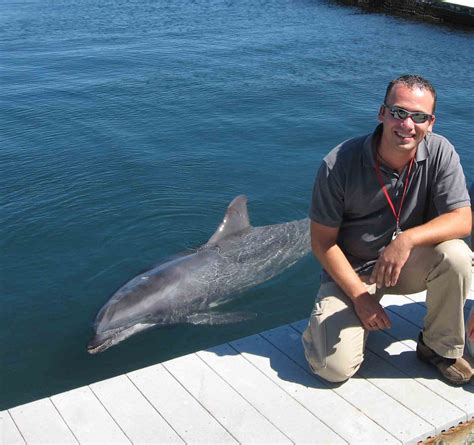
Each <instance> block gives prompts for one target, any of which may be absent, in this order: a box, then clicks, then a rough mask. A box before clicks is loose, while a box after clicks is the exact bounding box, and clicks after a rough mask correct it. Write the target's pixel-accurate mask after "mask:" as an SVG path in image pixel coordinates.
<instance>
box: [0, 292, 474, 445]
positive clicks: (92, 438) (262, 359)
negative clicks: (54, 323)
mask: <svg viewBox="0 0 474 445" xmlns="http://www.w3.org/2000/svg"><path fill="white" fill-rule="evenodd" d="M423 300H424V295H423V294H416V295H410V296H402V297H400V296H397V297H396V298H395V297H391V296H386V297H384V299H383V301H382V303H383V304H384V306H385V307H386V308H387V309H388V310H389V311H390V315H391V320H392V324H393V327H392V329H391V330H390V331H388V332H375V333H372V334H371V335H370V337H369V341H368V350H367V354H366V360H365V362H364V365H363V366H362V368H361V369H360V371H359V372H358V374H357V375H356V376H355V377H354V378H352V379H351V380H350V381H348V382H346V383H345V384H343V385H330V384H327V383H325V382H324V381H322V380H319V379H318V378H316V377H314V376H313V375H312V374H311V373H310V371H309V370H308V367H307V364H306V362H305V359H304V355H303V349H302V345H301V338H300V337H301V331H302V330H303V328H304V326H305V324H306V322H305V321H300V322H296V323H293V324H290V325H286V326H282V327H279V328H276V329H273V330H270V331H266V332H262V333H260V334H257V335H253V336H251V337H247V338H243V339H240V340H236V341H233V342H230V343H226V344H223V345H220V346H216V347H214V348H211V349H208V350H206V351H200V352H197V353H194V354H190V355H187V356H184V357H179V358H176V359H173V360H170V361H167V362H164V363H160V364H157V365H154V366H151V367H148V368H144V369H140V370H138V371H134V372H130V373H128V374H125V375H121V376H119V377H115V378H112V379H108V380H104V381H101V382H97V383H93V384H91V385H88V386H85V387H82V388H77V389H74V390H72V391H68V392H65V393H62V394H57V395H54V396H51V397H48V398H45V399H42V400H37V401H35V402H32V403H28V404H25V405H22V406H18V407H15V408H11V409H9V410H7V411H3V412H1V413H0V417H1V420H0V428H1V429H0V432H1V435H0V438H2V439H3V442H2V443H3V444H17V443H27V444H34V443H81V444H85V443H109V444H110V443H183V442H184V443H272V444H273V443H364V444H367V443H416V442H417V441H419V440H424V439H426V438H428V437H429V436H434V435H436V434H439V433H440V432H441V431H443V430H445V429H448V428H449V427H452V426H455V425H457V424H458V423H459V422H468V421H470V420H471V419H472V418H473V416H474V395H473V394H474V384H473V383H471V384H470V385H467V386H466V387H462V388H459V387H458V388H456V387H452V386H449V385H447V384H446V383H444V382H443V381H441V380H439V379H438V376H437V374H436V372H435V371H434V370H433V369H431V368H430V367H429V366H427V365H425V364H423V363H421V362H419V361H418V360H417V358H416V354H415V348H416V339H417V336H418V332H419V329H420V327H421V324H422V318H423V314H424V312H425V307H424V303H423ZM472 303H473V302H472V296H471V300H470V301H469V302H468V305H467V307H469V306H470V305H471V304H472ZM466 311H467V308H466Z"/></svg>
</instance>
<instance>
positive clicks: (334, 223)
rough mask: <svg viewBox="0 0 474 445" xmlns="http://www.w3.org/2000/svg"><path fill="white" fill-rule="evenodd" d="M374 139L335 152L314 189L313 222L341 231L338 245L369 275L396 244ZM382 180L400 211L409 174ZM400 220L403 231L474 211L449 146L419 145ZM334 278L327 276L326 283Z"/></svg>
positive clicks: (435, 140)
mask: <svg viewBox="0 0 474 445" xmlns="http://www.w3.org/2000/svg"><path fill="white" fill-rule="evenodd" d="M381 132H382V124H380V125H379V126H378V127H377V128H376V129H375V131H374V133H373V134H370V135H366V136H362V137H359V138H354V139H350V140H347V141H345V142H343V143H342V144H340V145H338V146H337V147H335V148H334V149H333V150H332V151H331V152H330V153H329V154H328V155H327V156H326V157H325V158H324V159H323V162H322V163H321V166H320V168H319V171H318V174H317V176H316V180H315V183H314V188H313V196H312V201H311V208H310V213H309V216H310V218H311V219H312V220H313V221H315V222H317V223H319V224H323V225H325V226H329V227H339V235H338V238H337V244H338V245H339V247H340V248H341V249H342V251H343V252H344V254H345V255H346V257H347V259H348V260H349V262H350V263H351V265H352V267H353V268H354V270H355V271H356V272H357V273H359V274H370V273H371V271H372V268H373V266H374V264H375V262H376V261H377V258H378V256H379V255H380V252H381V251H382V250H383V248H384V247H385V246H386V245H388V244H389V243H390V241H391V238H392V234H393V232H394V231H395V228H396V219H395V216H394V214H393V212H392V210H391V208H390V206H389V204H388V202H387V199H386V197H385V195H384V192H383V190H382V187H381V185H380V182H379V180H378V179H377V175H376V172H375V161H374V153H375V145H376V144H375V141H376V140H377V139H378V138H379V137H380V135H381ZM380 170H381V173H382V178H383V181H384V183H385V186H386V188H387V191H388V193H389V195H390V197H391V198H392V201H393V204H394V206H395V209H396V211H397V212H398V209H399V207H400V200H401V198H402V195H403V188H404V184H405V180H406V176H407V173H408V167H405V169H404V171H402V173H401V174H398V172H397V171H396V170H392V169H391V168H389V167H386V166H384V165H380ZM408 184H409V185H408V189H407V192H406V196H405V201H404V203H403V208H402V211H401V215H400V227H401V229H402V230H406V229H409V228H411V227H415V226H419V225H421V224H423V223H425V222H427V221H429V220H431V219H433V218H435V217H436V216H438V215H440V214H443V213H446V212H449V211H451V210H454V209H456V208H459V207H466V206H470V200H469V194H468V191H467V188H466V180H465V177H464V173H463V170H462V167H461V163H460V161H459V156H458V154H457V153H456V151H455V150H454V147H453V146H452V145H451V144H450V143H449V141H448V140H447V139H446V138H444V137H442V136H440V135H437V134H434V133H429V134H427V135H426V137H425V139H424V140H423V141H422V142H421V143H420V144H419V146H418V150H417V152H416V158H415V162H414V163H413V166H412V170H411V173H410V179H409V183H408ZM328 280H330V277H329V276H328V274H327V273H325V272H323V275H322V279H321V281H322V282H324V281H328Z"/></svg>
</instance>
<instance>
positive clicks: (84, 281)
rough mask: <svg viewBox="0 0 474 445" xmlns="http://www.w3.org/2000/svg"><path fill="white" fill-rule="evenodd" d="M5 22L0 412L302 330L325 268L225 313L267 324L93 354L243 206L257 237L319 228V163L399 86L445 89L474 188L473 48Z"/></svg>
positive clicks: (311, 32)
mask: <svg viewBox="0 0 474 445" xmlns="http://www.w3.org/2000/svg"><path fill="white" fill-rule="evenodd" d="M0 7H1V14H0V54H1V56H0V188H1V195H0V211H1V226H0V227H1V229H0V230H1V234H0V235H1V236H0V246H1V257H0V273H1V277H0V279H1V281H0V285H1V295H0V298H1V309H0V369H1V376H0V384H1V387H0V409H3V408H6V407H11V406H14V405H17V404H20V403H23V402H27V401H29V400H32V399H34V398H38V397H44V396H47V395H50V394H53V393H56V392H59V391H64V390H66V389H70V388H73V387H76V386H79V385H84V384H87V383H91V382H93V381H97V380H100V379H103V378H106V377H111V376H113V375H117V374H121V373H124V372H127V371H130V370H133V369H137V368H140V367H143V366H147V365H150V364H153V363H157V362H160V361H163V360H166V359H169V358H171V357H175V356H179V355H182V354H185V353H188V352H191V351H195V350H198V349H202V348H204V347H207V346H210V345H215V344H220V343H223V342H225V341H227V340H230V339H232V338H237V337H242V336H245V335H249V334H252V333H255V332H259V331H262V330H264V329H268V328H270V327H274V326H277V325H280V324H283V323H287V322H291V321H294V320H297V319H301V318H303V317H306V316H307V315H308V314H309V311H310V309H311V307H312V304H313V297H314V293H315V289H316V288H317V285H318V274H319V267H318V265H317V264H316V262H315V261H314V260H313V259H312V258H311V257H308V258H306V259H305V260H303V261H302V262H300V263H299V264H298V265H297V266H295V267H294V268H293V269H291V270H289V271H287V272H286V273H284V274H283V275H282V276H280V277H278V278H276V279H274V280H273V281H271V282H268V283H266V284H264V285H261V286H259V287H258V288H256V289H253V290H251V291H248V292H246V293H245V294H244V295H242V297H241V298H240V299H238V300H236V301H235V302H233V303H231V304H230V307H229V310H231V309H237V310H244V311H245V310H249V311H254V312H257V313H258V317H257V318H256V319H255V320H251V321H248V322H244V323H239V324H236V325H228V326H214V327H206V326H199V327H196V326H187V325H182V326H173V327H167V328H158V329H153V330H151V331H148V332H145V333H143V334H140V335H137V336H135V337H133V338H131V339H129V340H127V341H125V342H123V343H122V344H120V345H118V346H116V347H114V348H112V349H110V350H109V351H107V352H105V353H104V354H101V355H98V356H90V355H88V354H87V353H86V349H85V347H86V344H87V341H88V340H89V338H90V337H91V335H92V321H93V318H94V316H95V314H96V312H97V310H98V309H99V308H100V307H101V305H102V304H103V303H104V302H105V301H106V300H107V299H108V297H109V296H110V294H111V293H112V292H113V291H114V290H115V289H116V288H117V287H118V286H120V285H121V284H122V283H123V282H124V281H126V280H127V279H129V278H131V277H132V276H134V275H136V274H137V273H139V272H141V271H143V270H145V269H147V268H149V267H150V266H152V265H154V264H156V263H157V262H158V261H159V260H160V259H163V258H165V257H166V256H168V255H172V254H174V253H176V252H180V251H182V250H186V249H191V248H193V247H197V246H199V245H200V244H202V243H204V242H205V241H206V240H207V239H208V238H209V237H210V236H211V234H212V233H213V231H214V229H215V228H216V226H217V225H218V224H219V222H220V220H221V218H222V216H223V214H224V211H225V208H226V206H227V204H228V203H229V202H230V201H231V199H232V198H233V197H234V196H236V195H238V194H241V193H245V194H247V195H248V197H249V210H250V217H251V221H252V222H253V224H254V225H265V224H273V223H277V222H284V221H288V220H292V219H297V218H302V217H305V216H306V212H307V208H308V203H309V198H310V193H311V187H312V181H313V177H314V174H315V171H316V169H317V167H318V165H319V162H320V160H321V158H322V157H323V155H324V154H325V153H326V152H327V151H328V150H329V149H330V148H331V147H332V146H334V145H335V144H337V143H338V142H340V141H341V140H343V139H345V138H348V137H351V136H354V135H359V134H363V133H366V132H369V131H371V130H372V128H373V127H374V125H375V124H376V114H377V110H378V106H379V104H380V103H381V101H382V99H383V94H384V91H385V87H386V84H387V82H388V81H389V80H390V79H391V78H393V77H396V76H398V75H399V74H401V73H405V72H417V73H420V74H422V75H425V76H426V77H428V78H430V79H431V80H432V81H433V82H434V83H435V86H436V87H437V89H438V92H439V97H440V98H439V107H438V112H437V118H438V121H437V125H436V130H437V131H438V132H440V133H442V134H444V135H446V136H447V137H448V138H450V139H451V141H452V142H453V143H454V144H455V145H456V147H457V149H458V152H459V153H460V155H461V158H462V162H463V165H464V167H465V172H466V176H467V177H468V180H469V181H471V180H472V179H474V157H473V155H472V153H471V152H472V140H473V127H472V118H473V116H474V100H473V94H472V86H473V83H474V82H473V81H474V79H473V71H472V54H473V34H472V33H469V32H467V31H465V30H460V29H455V28H449V27H442V26H439V25H438V26H437V25H430V24H423V23H420V22H411V21H409V20H406V19H400V18H393V17H390V16H386V15H382V14H377V15H369V14H365V13H361V12H360V11H359V10H358V9H354V8H347V7H341V6H338V5H335V4H333V3H331V2H328V1H318V0H272V1H268V0H260V1H258V0H257V1H255V0H252V1H245V0H243V1H242V0H239V1H231V0H207V1H204V0H202V1H201V0H196V1H190V0H187V1H173V2H167V1H163V0H153V1H152V0H148V1H146V0H134V1H125V0H109V1H101V2H96V1H95V0H74V1H73V0H62V1H57V0H54V1H53V0H50V1H44V0H33V1H22V2H14V1H5V0H3V1H2V2H1V5H0Z"/></svg>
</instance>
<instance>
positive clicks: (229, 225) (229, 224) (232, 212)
mask: <svg viewBox="0 0 474 445" xmlns="http://www.w3.org/2000/svg"><path fill="white" fill-rule="evenodd" d="M249 228H250V220H249V214H248V211H247V197H246V196H245V195H239V196H237V197H236V198H234V199H233V200H232V202H231V203H230V204H229V207H227V211H226V213H225V216H224V219H223V220H222V222H221V225H220V226H219V227H218V228H217V230H216V231H215V233H214V235H212V236H211V237H210V238H209V241H208V242H207V244H206V245H217V244H219V241H221V240H223V239H224V238H226V237H228V236H230V235H235V234H236V233H239V232H242V231H244V230H247V229H249Z"/></svg>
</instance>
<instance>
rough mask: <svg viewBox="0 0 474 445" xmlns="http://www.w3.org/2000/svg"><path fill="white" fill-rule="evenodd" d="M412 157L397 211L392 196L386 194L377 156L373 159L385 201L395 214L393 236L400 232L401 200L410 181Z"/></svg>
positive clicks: (402, 200)
mask: <svg viewBox="0 0 474 445" xmlns="http://www.w3.org/2000/svg"><path fill="white" fill-rule="evenodd" d="M414 159H415V157H413V158H411V161H410V165H409V166H408V172H407V176H406V178H405V185H404V187H403V195H402V199H401V201H400V207H399V208H398V213H397V211H396V210H395V206H394V205H393V201H392V198H390V195H389V194H388V191H387V187H386V186H385V183H384V182H383V178H382V173H381V171H380V165H379V162H378V160H377V158H376V159H375V173H376V174H377V179H378V180H379V183H380V186H381V187H382V190H383V192H384V194H385V198H386V199H387V202H388V204H389V205H390V208H391V209H392V212H393V216H395V220H396V222H397V228H396V230H395V232H394V234H393V238H395V237H396V236H397V235H398V234H399V233H400V232H401V229H400V215H401V213H402V207H403V202H404V201H405V196H406V194H407V189H408V183H409V182H410V173H411V168H412V166H413V160H414Z"/></svg>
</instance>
